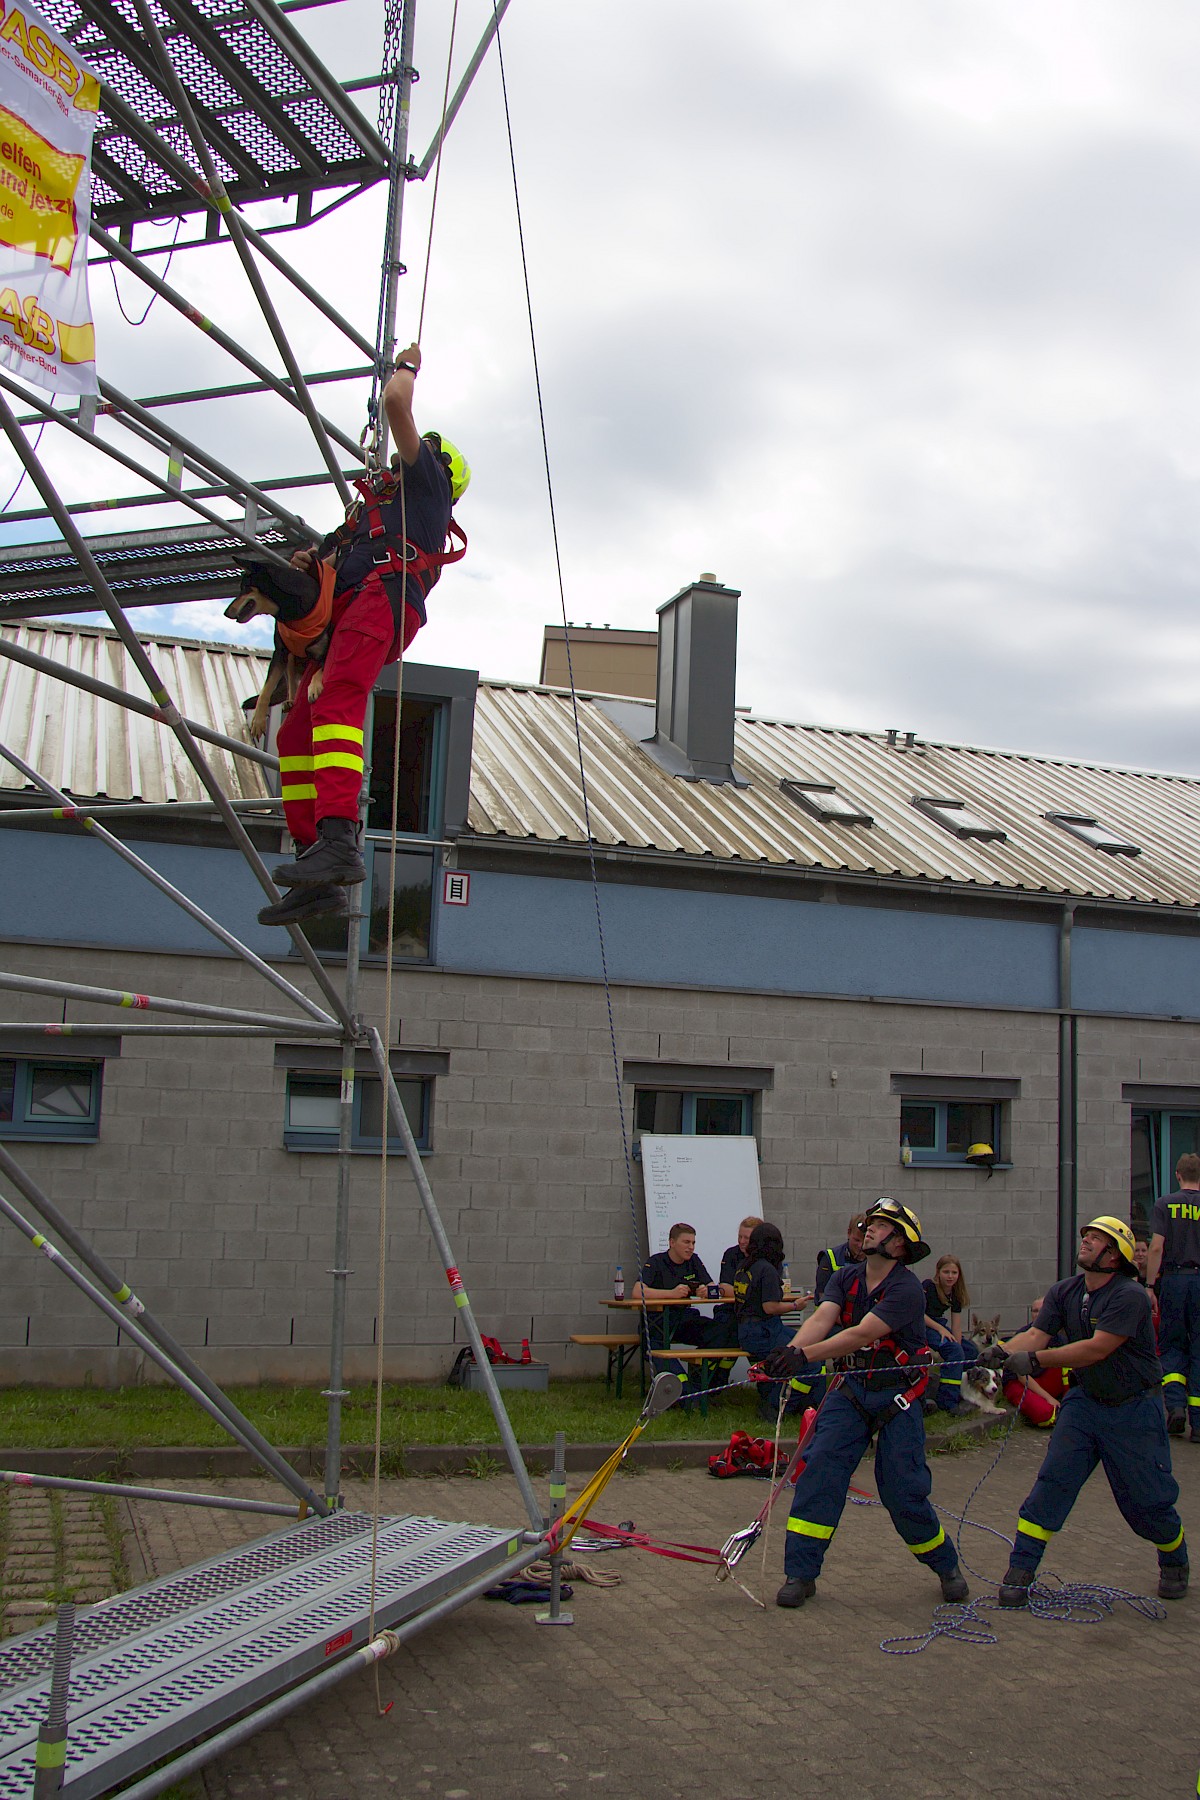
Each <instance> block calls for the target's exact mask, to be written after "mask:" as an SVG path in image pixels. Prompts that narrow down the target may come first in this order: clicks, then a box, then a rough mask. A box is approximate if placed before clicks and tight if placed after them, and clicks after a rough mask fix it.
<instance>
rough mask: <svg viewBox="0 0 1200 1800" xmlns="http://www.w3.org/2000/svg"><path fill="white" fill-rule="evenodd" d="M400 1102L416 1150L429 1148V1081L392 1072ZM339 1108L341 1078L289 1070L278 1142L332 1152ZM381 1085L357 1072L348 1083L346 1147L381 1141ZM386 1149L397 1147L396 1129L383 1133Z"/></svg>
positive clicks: (375, 1144) (369, 1147) (366, 1146)
mask: <svg viewBox="0 0 1200 1800" xmlns="http://www.w3.org/2000/svg"><path fill="white" fill-rule="evenodd" d="M396 1087H397V1089H398V1091H399V1094H400V1101H401V1104H402V1105H403V1107H404V1111H405V1113H406V1115H407V1117H408V1122H409V1124H410V1125H411V1126H412V1132H413V1136H414V1137H415V1138H416V1140H417V1148H418V1149H420V1150H428V1148H429V1119H430V1109H431V1102H432V1096H433V1082H432V1080H430V1079H426V1078H422V1077H419V1076H417V1077H412V1076H397V1077H396ZM340 1110H341V1081H340V1077H339V1076H338V1075H337V1074H334V1073H332V1072H331V1073H329V1074H324V1073H322V1072H320V1071H310V1070H307V1069H304V1070H301V1069H292V1070H289V1071H288V1077H287V1100H286V1111H285V1114H284V1128H283V1141H284V1144H285V1145H286V1147H287V1148H288V1149H289V1150H336V1149H337V1147H338V1122H339V1117H340ZM383 1114H384V1097H383V1089H382V1086H381V1085H380V1082H379V1078H378V1076H375V1075H358V1076H356V1077H355V1082H354V1113H353V1124H352V1127H351V1138H350V1147H351V1149H353V1150H366V1151H370V1150H376V1151H377V1150H379V1149H381V1148H382V1142H383V1137H382V1134H383ZM388 1149H389V1150H397V1151H402V1150H403V1144H402V1142H401V1140H400V1138H399V1136H398V1135H396V1133H394V1132H392V1131H389V1133H388Z"/></svg>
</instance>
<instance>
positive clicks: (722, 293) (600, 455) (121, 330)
mask: <svg viewBox="0 0 1200 1800" xmlns="http://www.w3.org/2000/svg"><path fill="white" fill-rule="evenodd" d="M450 10H451V9H450V6H449V4H448V3H446V0H421V4H420V6H419V9H418V15H417V55H416V61H417V65H418V67H419V68H420V70H421V73H422V77H423V79H422V81H421V83H420V85H419V87H418V88H417V90H416V95H415V100H414V128H413V134H412V145H411V148H412V149H413V150H414V151H415V152H416V153H417V154H418V155H419V154H420V153H421V152H422V151H423V150H424V148H425V145H426V143H427V141H428V139H429V137H430V135H431V132H432V130H433V128H434V125H435V123H436V118H437V114H438V110H439V106H440V100H441V90H442V80H443V74H444V56H445V30H446V23H447V20H448V17H449V14H450ZM489 10H490V6H489V4H488V0H461V3H460V8H459V14H460V23H459V35H460V45H461V48H460V50H459V51H458V54H457V60H458V62H459V63H460V64H461V61H462V60H463V58H464V57H465V54H466V52H467V49H468V48H469V45H470V43H472V42H473V41H474V38H475V37H476V36H477V35H478V32H479V30H480V28H481V26H482V23H483V21H484V19H485V18H486V16H487V14H488V12H489ZM379 11H380V8H379V7H378V5H377V4H373V5H369V6H367V5H360V4H359V0H342V3H341V4H339V5H336V6H328V7H325V8H323V9H321V10H320V11H316V12H313V13H311V14H299V15H293V18H294V21H295V22H296V23H298V24H300V25H301V27H302V28H303V29H304V30H305V32H306V33H307V35H308V36H309V37H310V39H311V41H312V42H313V43H314V44H315V45H316V46H317V47H318V49H319V51H320V53H321V54H322V55H323V56H324V57H325V59H326V61H327V62H328V63H329V65H330V67H331V68H332V69H333V70H334V72H335V73H336V74H338V75H339V76H340V77H342V78H343V79H347V78H350V77H353V76H361V75H364V74H368V73H369V72H370V71H371V70H372V68H375V67H377V66H378V56H379V52H378V34H379V29H380V26H379V17H378V15H379ZM356 21H357V24H356ZM503 43H504V50H505V66H506V70H507V75H508V83H509V93H510V99H511V103H512V111H513V128H514V134H515V143H516V157H517V168H518V176H519V182H520V196H521V204H522V210H523V215H524V225H525V238H526V247H527V251H528V256H529V273H530V283H531V289H532V301H533V310H534V321H535V327H536V332H537V339H538V347H539V352H540V356H541V371H542V385H543V394H544V400H545V409H546V423H547V430H548V434H549V450H550V466H551V472H552V477H553V483H554V495H555V503H556V507H557V516H558V526H559V534H560V541H561V546H562V557H563V572H564V580H565V586H566V616H567V617H568V618H569V619H571V620H573V621H575V622H577V623H583V622H584V621H592V622H595V623H603V622H606V623H611V624H614V625H626V626H637V627H652V626H653V625H654V622H655V621H654V614H655V608H656V606H658V605H660V604H661V603H662V601H664V600H666V599H667V598H669V597H670V595H671V594H673V593H674V592H676V591H677V590H678V589H679V588H680V587H682V586H684V585H685V584H686V583H687V582H688V581H689V580H691V579H692V578H693V577H694V576H696V575H697V574H699V573H700V572H701V571H706V570H711V571H714V572H715V573H716V574H717V575H718V577H719V578H720V579H721V580H723V581H724V582H726V583H728V584H729V585H730V586H733V587H737V588H740V589H741V591H742V595H743V598H742V602H741V620H740V646H739V677H738V690H739V691H738V697H739V700H740V701H741V702H742V703H745V704H749V705H751V706H752V707H753V708H754V709H755V710H756V711H758V712H761V713H766V714H768V715H770V716H778V717H784V718H792V719H799V720H804V721H817V722H829V723H837V724H847V725H855V726H866V727H871V728H883V727H887V726H893V725H894V726H899V727H901V728H903V729H913V730H916V731H917V732H919V733H920V734H921V735H922V736H923V737H938V738H947V739H950V740H953V741H961V742H969V743H982V744H994V745H1004V746H1012V747H1016V748H1020V749H1026V750H1032V751H1041V752H1051V753H1058V754H1064V755H1069V756H1078V757H1088V758H1096V759H1103V760H1110V761H1121V762H1131V763H1134V764H1140V765H1144V766H1150V767H1159V768H1170V769H1180V770H1190V771H1200V681H1198V679H1197V675H1198V671H1200V625H1198V623H1197V609H1196V593H1197V589H1198V587H1200V519H1198V517H1197V508H1196V504H1195V501H1196V487H1197V478H1198V475H1200V232H1198V229H1197V227H1198V224H1200V115H1198V112H1197V108H1196V104H1195V96H1196V92H1197V90H1198V89H1200V11H1198V9H1197V8H1196V7H1195V5H1194V3H1193V0H1155V4H1153V5H1142V6H1138V7H1134V6H1131V5H1130V4H1129V3H1128V0H970V4H967V5H964V4H963V0H838V3H837V4H833V3H830V0H826V3H825V4H822V5H817V4H814V3H813V0H759V3H758V4H756V5H753V6H745V7H730V6H728V5H727V4H718V0H606V3H605V4H604V5H591V6H584V5H582V4H563V0H513V4H512V6H511V8H510V11H509V13H508V15H507V18H506V21H505V24H504V27H503ZM367 104H371V102H370V101H368V102H367ZM431 188H432V182H429V183H426V184H425V185H424V186H423V187H417V186H416V185H415V184H414V185H412V186H410V187H409V189H408V191H407V198H406V231H405V242H404V249H403V254H404V260H405V261H406V263H407V264H408V267H409V270H410V275H409V277H408V278H407V282H406V284H405V290H404V294H403V299H402V306H401V315H400V331H401V334H402V341H404V339H406V338H407V337H408V336H410V335H412V334H413V333H414V332H415V330H416V323H417V313H418V307H419V300H420V280H421V274H422V271H423V265H424V249H425V240H426V232H427V227H428V214H429V203H430V198H431ZM380 218H381V211H380V207H379V203H378V197H377V196H376V197H375V198H371V199H368V200H366V201H364V202H361V203H359V204H358V205H357V207H355V208H352V209H348V210H347V211H346V212H345V213H341V214H338V215H337V216H336V219H335V220H334V221H333V222H332V223H330V224H327V225H324V226H321V227H319V228H315V229H314V230H313V231H311V232H310V233H307V234H305V237H304V238H303V239H300V238H298V237H292V238H291V239H285V240H280V239H277V240H276V242H277V243H282V244H284V245H285V247H287V248H288V252H289V254H291V255H292V256H293V257H294V258H295V260H296V261H297V262H298V263H300V264H302V265H303V266H304V267H305V268H306V269H308V270H309V271H310V273H312V274H313V275H314V277H315V278H316V279H318V280H319V281H321V282H322V283H323V284H324V285H326V286H327V287H328V289H329V290H330V292H331V293H332V294H333V296H334V297H335V299H336V301H337V303H338V304H339V305H340V306H341V307H342V308H343V309H344V310H345V311H346V312H347V313H348V314H350V315H351V316H353V318H354V319H355V321H356V323H358V324H359V325H360V327H362V328H363V329H364V330H365V331H366V332H367V335H369V336H370V335H373V332H374V319H375V310H376V304H377V282H378V264H379V255H380V250H379V245H380ZM171 279H172V281H173V282H177V283H178V284H179V285H180V286H181V287H182V288H185V289H186V291H187V292H188V293H189V295H191V296H193V297H194V298H195V299H196V301H197V303H198V304H200V305H201V306H203V307H204V308H205V310H207V311H211V312H212V313H213V314H214V315H215V316H217V317H218V319H220V320H221V321H222V322H223V323H225V324H227V325H232V326H233V328H235V329H238V330H242V331H244V332H245V333H246V334H247V335H248V336H249V337H251V338H252V340H253V342H254V344H255V346H256V347H257V348H260V349H261V352H262V354H264V356H269V355H270V351H269V349H268V347H267V345H266V340H265V338H264V337H263V334H262V332H261V328H256V327H255V325H254V322H253V321H252V320H250V319H249V317H248V314H247V312H246V303H245V300H244V297H243V296H244V289H243V284H242V282H241V277H240V275H239V274H238V272H237V271H236V269H235V268H233V266H232V264H231V263H230V262H229V261H228V260H227V259H226V258H225V254H224V253H223V252H221V253H210V252H202V253H200V252H192V253H189V254H188V255H186V256H182V255H181V256H178V257H177V258H176V259H175V263H174V265H173V267H172V271H171ZM121 283H122V291H123V294H124V296H125V300H126V305H127V307H128V308H129V310H130V311H132V312H134V313H135V315H136V313H137V312H140V311H141V309H142V305H143V304H144V302H143V300H142V298H141V296H140V295H139V293H138V292H136V291H134V290H132V289H131V286H130V283H129V280H128V278H127V277H124V276H123V277H122V278H121ZM93 290H94V296H95V304H96V312H97V318H98V330H99V344H100V350H99V354H100V359H101V366H102V372H104V373H105V374H106V375H108V376H109V378H110V379H112V380H114V381H116V382H117V384H118V385H119V386H122V387H125V388H127V389H128V390H129V391H132V392H134V393H147V392H151V391H154V390H155V389H156V388H158V389H172V388H176V387H179V386H182V385H188V384H190V383H191V382H192V381H193V380H200V379H201V378H202V377H204V378H206V377H208V376H211V378H212V379H214V380H225V379H230V378H236V377H235V376H232V377H231V375H230V372H229V369H228V365H227V364H226V363H225V362H224V360H223V359H222V358H221V357H220V356H219V354H218V353H217V352H216V351H215V350H214V349H213V348H212V346H211V345H210V344H209V342H208V340H206V339H204V338H202V337H201V335H200V334H199V333H197V332H195V331H194V330H191V328H190V327H187V326H185V325H182V324H179V323H177V322H176V321H175V319H174V318H173V317H172V316H171V315H169V314H168V312H167V310H166V309H165V308H164V307H162V306H161V305H160V306H157V307H156V308H155V310H154V311H153V312H152V313H151V315H150V318H149V320H148V321H147V324H146V325H145V326H143V327H142V328H141V329H140V330H138V331H136V332H135V331H133V330H131V329H130V328H129V327H128V326H125V325H123V324H122V323H121V322H120V321H119V320H118V319H116V318H115V316H114V314H113V308H112V281H111V277H110V275H109V274H108V272H107V271H98V272H94V274H93ZM288 317H289V323H290V328H292V329H294V331H295V332H296V335H297V341H298V343H299V344H300V346H301V350H302V354H303V356H305V357H306V358H307V359H308V362H309V366H325V367H336V366H345V364H346V363H347V362H348V361H352V360H353V359H354V353H350V354H347V351H346V348H345V346H344V344H342V343H340V342H339V341H338V340H337V339H336V338H335V337H334V336H333V334H332V333H331V332H330V331H328V329H327V328H325V327H324V326H318V325H315V324H314V323H313V322H312V320H311V318H309V317H308V316H307V315H303V316H302V315H301V314H300V313H297V312H295V310H294V309H290V310H289V312H288ZM422 335H423V345H424V352H425V368H424V371H423V373H422V375H421V377H420V380H419V383H418V403H419V404H418V420H419V422H420V423H421V424H422V425H423V426H426V425H436V426H440V427H442V428H443V429H444V430H445V431H446V432H447V433H448V435H450V436H451V437H453V438H454V439H455V440H456V441H457V442H459V443H460V445H461V447H462V448H463V450H464V451H465V453H466V455H467V457H468V459H469V460H470V462H471V464H472V466H473V469H474V481H473V485H472V487H471V490H470V493H469V494H468V495H467V497H466V498H465V500H464V501H463V502H462V504H461V506H460V508H459V516H460V518H461V521H462V523H463V525H464V526H465V528H466V530H467V531H468V533H469V535H470V538H471V551H470V556H469V559H468V561H467V563H466V564H465V565H463V566H462V567H461V568H460V569H456V570H452V571H449V572H448V573H447V574H446V575H445V577H444V578H443V581H442V584H441V586H440V587H439V588H438V590H437V592H436V594H435V595H434V597H433V600H432V602H431V608H430V611H431V619H430V624H429V626H428V627H427V629H426V630H425V631H424V632H423V633H422V635H421V637H420V638H419V639H418V642H417V647H416V652H415V654H417V655H419V657H420V658H421V659H422V660H426V661H433V662H446V663H453V664H465V665H467V666H470V667H477V668H479V669H480V670H481V671H482V672H483V673H484V674H485V675H491V676H505V677H516V678H522V679H530V680H532V679H535V678H536V676H537V673H538V663H539V651H540V643H541V633H542V627H543V626H544V625H545V624H547V623H552V622H554V623H557V622H559V621H560V619H561V612H560V602H559V595H558V589H557V583H556V578H555V571H554V562H553V555H552V546H551V538H550V529H549V514H548V507H547V499H546V484H545V476H544V471H543V468H542V453H541V445H540V439H539V433H538V423H537V411H536V399H535V394H534V386H533V376H532V365H531V358H530V348H529V333H528V328H527V325H526V322H525V317H524V299H523V294H522V289H521V271H520V260H519V253H518V245H517V234H516V227H515V217H514V209H513V197H512V185H511V178H510V174H509V168H508V151H507V146H506V142H505V136H504V118H503V110H502V107H501V104H500V89H499V79H498V72H497V66H496V61H495V56H494V53H493V55H492V56H491V57H490V58H489V60H488V62H487V64H486V65H485V67H484V69H483V71H482V73H481V75H480V76H479V78H478V80H477V83H476V87H475V89H474V90H473V91H472V94H471V96H470V97H469V99H468V101H467V104H466V107H465V109H464V112H463V114H462V116H461V118H460V120H459V122H458V123H457V125H456V126H455V128H454V130H453V132H452V134H451V137H450V141H449V145H448V149H447V152H446V156H445V162H444V170H443V175H442V184H441V191H440V195H439V199H438V213H437V221H436V228H435V234H434V243H433V257H432V267H431V273H430V286H429V301H428V309H427V316H426V322H425V329H424V332H423V334H422ZM363 397H364V395H363V389H362V387H361V386H358V387H354V388H351V387H348V386H347V387H345V388H343V389H342V390H340V397H339V391H338V390H334V389H323V390H322V404H323V405H325V406H326V407H327V408H328V409H329V410H330V412H331V413H332V414H333V415H334V416H336V417H337V418H338V419H339V420H340V421H341V422H342V423H343V424H344V425H345V426H346V427H347V428H350V429H352V430H353V433H354V435H355V436H357V433H358V430H359V427H360V425H361V423H362V406H363ZM178 416H179V422H180V425H181V428H183V429H186V430H188V431H189V432H192V433H193V434H194V435H196V436H202V437H203V439H204V441H205V442H208V443H212V444H214V445H216V446H218V447H219V448H220V449H221V451H222V453H223V454H225V455H227V456H228V457H230V459H231V460H234V461H236V463H237V466H238V467H239V468H241V469H242V470H243V471H244V472H245V473H247V474H249V475H251V476H256V475H257V476H264V477H265V476H269V475H273V474H280V473H284V472H290V471H309V470H315V469H316V468H318V467H319V459H318V458H317V456H316V454H315V452H314V451H313V449H312V448H311V447H310V445H309V444H307V443H306V442H305V435H304V430H303V427H302V426H300V425H297V424H296V423H294V422H293V418H292V416H290V415H288V414H286V412H284V410H283V409H282V408H276V407H274V406H273V405H267V404H262V403H258V402H256V403H255V404H254V406H253V407H249V406H247V405H245V404H244V403H243V404H241V405H240V406H231V405H229V404H226V405H225V406H224V408H223V411H222V413H221V414H220V416H218V414H217V413H216V411H215V410H214V409H208V414H207V418H206V419H205V420H204V421H203V422H202V420H201V418H200V412H199V409H195V408H193V409H189V410H188V412H187V413H186V414H184V413H182V412H181V413H180V414H179V415H178ZM49 438H50V434H49V433H47V434H46V437H45V439H44V440H43V448H44V450H45V451H46V454H47V458H48V460H49V461H50V463H51V466H53V467H54V468H55V470H56V473H57V474H58V476H59V479H60V480H61V481H62V482H63V485H64V486H65V487H66V488H67V489H68V491H70V492H72V493H74V492H80V493H82V492H89V491H97V487H99V488H100V489H101V490H102V491H105V492H110V493H128V492H129V491H130V487H129V484H128V477H120V478H118V482H117V485H113V477H112V475H111V474H110V473H109V472H108V471H107V470H101V471H99V472H97V470H96V467H95V459H92V460H91V461H88V462H87V463H86V467H85V463H84V461H82V460H80V458H79V457H78V454H77V453H76V452H75V451H73V450H71V451H67V450H65V449H62V448H55V447H54V446H52V445H51V444H50V442H49ZM5 467H7V465H5ZM9 485H10V483H8V482H6V483H5V488H4V491H5V492H7V488H8V486H9ZM0 497H2V496H0ZM23 504H28V490H27V489H26V490H25V491H24V492H23V495H22V497H21V500H20V501H19V502H18V505H23ZM296 504H297V507H298V510H302V511H303V512H304V514H305V516H306V517H307V518H309V519H310V520H312V522H314V523H315V524H319V525H326V524H328V523H329V522H330V518H331V505H330V499H329V496H328V495H325V496H321V495H319V494H309V495H307V496H305V497H304V499H303V501H300V500H297V502H296ZM162 521H163V516H162V515H158V516H154V515H148V514H145V513H142V514H138V515H130V521H129V522H130V523H131V524H135V525H137V526H138V527H141V526H145V525H148V524H153V523H161V522H162ZM139 617H140V619H141V621H142V622H143V623H144V624H146V625H147V626H148V625H151V624H155V625H157V626H159V627H160V628H164V629H173V630H179V631H183V632H190V633H195V634H197V635H212V634H213V632H214V631H215V630H216V629H217V623H216V622H217V621H219V620H220V609H219V608H215V607H214V608H210V607H203V608H201V607H188V608H178V609H164V610H163V611H161V612H158V611H156V612H154V613H152V614H147V613H141V614H140V615H139ZM220 628H221V629H222V631H224V629H225V627H224V622H223V621H220Z"/></svg>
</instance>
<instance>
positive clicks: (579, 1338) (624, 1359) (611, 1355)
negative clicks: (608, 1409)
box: [571, 1331, 646, 1400]
mask: <svg viewBox="0 0 1200 1800" xmlns="http://www.w3.org/2000/svg"><path fill="white" fill-rule="evenodd" d="M641 1341H642V1340H641V1338H640V1337H639V1336H638V1334H637V1332H636V1331H631V1332H629V1333H625V1332H615V1331H579V1332H574V1331H573V1332H572V1333H571V1342H572V1343H573V1344H590V1345H593V1346H595V1345H599V1346H600V1347H601V1348H602V1349H604V1350H607V1351H608V1366H607V1368H606V1369H605V1372H604V1385H605V1387H611V1386H612V1384H613V1372H614V1370H615V1372H616V1377H617V1399H618V1400H619V1399H620V1398H621V1383H622V1381H623V1379H624V1376H625V1368H626V1365H627V1364H628V1363H630V1362H632V1361H633V1358H634V1357H635V1356H636V1355H637V1351H638V1346H639V1344H640V1343H641ZM645 1392H646V1373H645V1367H644V1365H643V1368H642V1393H643V1394H645Z"/></svg>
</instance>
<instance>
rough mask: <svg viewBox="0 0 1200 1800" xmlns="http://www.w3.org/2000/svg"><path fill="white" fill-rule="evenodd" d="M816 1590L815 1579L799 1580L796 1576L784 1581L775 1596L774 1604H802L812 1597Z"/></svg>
mask: <svg viewBox="0 0 1200 1800" xmlns="http://www.w3.org/2000/svg"><path fill="white" fill-rule="evenodd" d="M816 1591H817V1584H816V1582H815V1581H801V1580H800V1579H799V1577H797V1579H796V1580H795V1581H785V1582H784V1584H783V1586H782V1587H781V1588H780V1590H779V1592H778V1593H777V1594H776V1596H775V1604H776V1606H803V1605H804V1602H805V1601H806V1600H811V1599H812V1597H813V1595H814V1594H815V1593H816Z"/></svg>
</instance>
